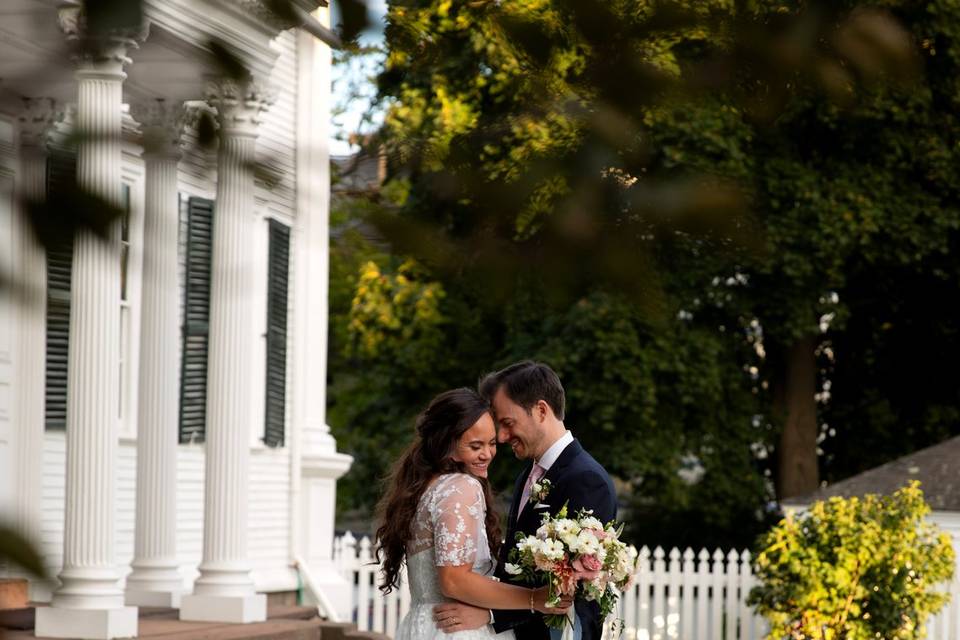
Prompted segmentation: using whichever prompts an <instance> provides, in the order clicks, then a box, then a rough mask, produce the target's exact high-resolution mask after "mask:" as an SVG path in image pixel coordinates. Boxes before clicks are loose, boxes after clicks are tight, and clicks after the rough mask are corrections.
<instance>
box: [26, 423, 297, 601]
mask: <svg viewBox="0 0 960 640" xmlns="http://www.w3.org/2000/svg"><path fill="white" fill-rule="evenodd" d="M64 452H65V448H64V434H63V432H57V431H53V432H48V433H47V436H46V439H45V446H44V474H43V478H44V483H43V517H42V518H43V519H42V523H43V525H42V532H41V545H42V549H43V555H44V559H45V562H46V565H47V567H48V568H49V570H50V573H51V575H53V576H56V575H57V573H59V571H60V568H61V567H62V565H63V555H62V554H63V509H64V473H63V470H64V461H65V455H64ZM117 455H118V464H117V485H116V502H115V505H116V507H115V508H116V512H115V513H116V521H115V533H114V546H115V549H116V556H115V561H116V563H117V568H118V571H119V572H120V575H122V576H124V577H125V576H126V574H127V573H128V572H129V565H130V561H131V560H132V559H133V544H134V523H135V518H136V511H135V504H136V502H135V499H136V496H135V494H136V449H135V443H133V442H130V441H125V442H122V443H121V444H120V447H119V448H118V452H117ZM288 460H289V456H288V451H287V450H286V449H277V450H272V449H263V450H254V451H253V452H252V453H251V464H250V511H249V520H250V528H249V534H248V548H249V558H250V562H251V566H252V567H253V578H254V583H255V585H256V587H257V590H259V591H289V590H293V589H296V587H297V578H296V574H295V573H294V572H293V570H292V569H290V566H289V565H290V558H289V535H290V531H289V522H290V518H289V513H288V509H289V500H288V496H289V481H290V475H289V473H290V472H289V464H288ZM203 471H204V453H203V447H202V446H201V445H181V446H180V447H179V449H178V455H177V555H178V557H179V558H180V561H181V573H182V575H183V578H184V586H185V587H186V588H190V587H191V586H192V584H193V581H194V580H195V579H196V577H197V576H198V575H199V572H198V571H197V566H198V565H199V563H200V559H201V556H202V551H203ZM49 588H50V585H43V588H42V589H41V590H39V591H38V593H39V594H40V596H39V597H40V599H41V600H46V599H48V598H49Z"/></svg>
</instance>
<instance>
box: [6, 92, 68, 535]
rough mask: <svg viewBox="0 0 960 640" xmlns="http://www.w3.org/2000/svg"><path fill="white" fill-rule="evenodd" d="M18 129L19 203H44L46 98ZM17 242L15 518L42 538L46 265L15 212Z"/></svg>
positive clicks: (51, 115) (51, 110)
mask: <svg viewBox="0 0 960 640" xmlns="http://www.w3.org/2000/svg"><path fill="white" fill-rule="evenodd" d="M24 107H25V108H24V111H23V113H22V114H21V115H20V117H19V118H18V124H19V128H20V172H19V176H18V177H19V180H18V190H19V200H20V201H21V202H39V201H42V200H44V199H45V198H46V193H47V189H46V182H47V180H46V167H47V157H46V135H47V133H48V132H49V130H50V128H51V127H52V126H53V124H54V123H55V122H56V121H57V120H58V119H59V117H60V114H59V112H58V111H57V109H56V105H55V103H54V101H53V100H52V99H50V98H37V99H27V100H24ZM17 218H18V224H17V230H18V234H17V236H18V237H17V238H16V239H15V247H16V256H15V257H14V259H15V269H16V270H17V282H18V283H19V284H20V285H21V286H22V297H21V299H20V301H19V303H20V304H19V313H20V320H19V326H20V332H19V339H18V344H17V357H16V363H17V385H16V389H17V395H16V410H15V411H16V414H15V415H16V417H15V420H14V424H15V425H17V426H16V437H15V440H16V443H17V448H16V453H15V455H14V465H15V466H16V467H17V471H16V475H15V478H16V482H17V486H16V488H15V491H14V504H15V507H14V508H15V512H14V517H15V518H16V523H17V525H18V527H19V528H20V532H21V533H22V534H24V535H26V536H27V537H28V538H30V539H31V540H34V541H38V540H39V539H40V536H39V533H40V504H41V493H40V491H41V484H40V483H41V480H42V475H41V469H42V465H41V464H39V462H40V460H42V459H43V433H44V420H43V415H44V406H43V404H44V381H45V380H44V377H45V371H46V357H47V349H46V308H47V296H46V293H47V261H46V258H45V256H44V250H43V247H42V246H40V244H39V243H37V241H36V238H35V237H34V234H33V231H32V230H31V228H30V226H29V224H28V222H27V220H26V211H24V210H22V209H21V211H20V212H19V215H18V216H17Z"/></svg>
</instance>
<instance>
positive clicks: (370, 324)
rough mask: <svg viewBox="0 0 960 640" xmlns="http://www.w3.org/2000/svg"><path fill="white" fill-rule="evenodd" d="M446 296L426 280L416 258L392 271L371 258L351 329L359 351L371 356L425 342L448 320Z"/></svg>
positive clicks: (356, 299)
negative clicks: (443, 304) (444, 304)
mask: <svg viewBox="0 0 960 640" xmlns="http://www.w3.org/2000/svg"><path fill="white" fill-rule="evenodd" d="M443 297H444V292H443V287H442V286H441V285H440V284H439V283H437V282H429V281H426V282H425V281H422V280H421V279H420V274H418V269H417V265H416V264H415V263H414V262H413V261H410V260H408V261H406V262H404V263H403V264H402V265H400V267H399V268H398V269H397V272H396V273H395V274H392V275H391V274H389V273H384V272H382V271H381V270H380V268H379V267H378V266H377V264H376V263H374V262H372V261H371V262H367V263H366V264H365V265H363V266H362V267H361V269H360V277H359V280H358V282H357V290H356V295H355V296H354V298H353V305H352V307H351V309H350V323H349V326H348V329H349V332H350V334H351V335H352V337H353V338H354V340H355V342H354V349H355V350H356V353H357V354H359V355H361V356H364V357H368V358H369V357H376V356H377V355H381V354H382V352H384V351H386V352H394V351H395V350H402V349H403V348H404V344H409V343H412V342H414V341H420V342H421V344H422V341H424V340H425V339H429V336H431V335H433V334H436V332H437V327H438V326H439V325H441V324H442V323H443V322H444V317H443V314H441V312H440V301H441V299H442V298H443ZM437 337H439V336H437Z"/></svg>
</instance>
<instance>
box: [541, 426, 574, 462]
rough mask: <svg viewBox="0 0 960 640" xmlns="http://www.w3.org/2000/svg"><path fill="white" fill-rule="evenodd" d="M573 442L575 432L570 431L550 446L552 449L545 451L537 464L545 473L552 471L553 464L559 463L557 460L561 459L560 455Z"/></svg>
mask: <svg viewBox="0 0 960 640" xmlns="http://www.w3.org/2000/svg"><path fill="white" fill-rule="evenodd" d="M571 442H573V432H572V431H570V430H569V429H568V430H567V431H565V432H564V434H563V435H562V436H560V439H559V440H557V441H556V442H554V443H553V444H552V445H550V448H549V449H547V450H546V451H544V452H543V455H542V456H540V459H539V460H536V461H535V462H536V463H537V464H538V465H540V466H541V467H542V468H543V470H544V472H546V471H550V467H552V466H553V463H554V462H556V461H557V458H559V457H560V454H561V453H563V450H564V449H566V448H567V445H568V444H570V443H571Z"/></svg>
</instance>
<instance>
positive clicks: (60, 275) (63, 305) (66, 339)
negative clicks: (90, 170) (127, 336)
mask: <svg viewBox="0 0 960 640" xmlns="http://www.w3.org/2000/svg"><path fill="white" fill-rule="evenodd" d="M76 179H77V157H76V155H75V154H72V153H69V152H66V151H56V152H54V153H51V154H50V156H49V158H48V159H47V198H48V200H51V201H52V200H57V199H60V197H58V196H57V194H58V193H65V192H67V191H68V190H69V189H71V188H72V187H73V185H74V183H75V182H76ZM61 197H62V196H61ZM72 270H73V240H72V238H71V239H69V240H63V241H58V242H56V243H54V244H52V245H50V246H48V247H47V362H46V379H45V395H44V400H45V404H44V420H45V424H46V428H47V429H65V428H66V426H67V355H68V354H69V351H70V282H71V273H72Z"/></svg>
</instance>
